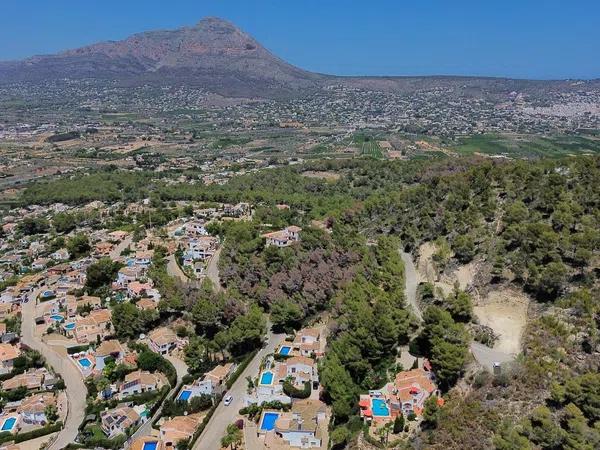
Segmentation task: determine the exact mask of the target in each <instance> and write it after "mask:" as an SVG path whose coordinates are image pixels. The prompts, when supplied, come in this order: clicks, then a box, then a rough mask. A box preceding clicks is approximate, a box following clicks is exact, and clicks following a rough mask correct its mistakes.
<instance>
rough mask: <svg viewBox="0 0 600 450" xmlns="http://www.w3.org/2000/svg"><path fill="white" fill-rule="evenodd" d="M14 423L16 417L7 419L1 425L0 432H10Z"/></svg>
mask: <svg viewBox="0 0 600 450" xmlns="http://www.w3.org/2000/svg"><path fill="white" fill-rule="evenodd" d="M16 422H17V418H16V417H9V418H8V419H6V420H5V421H4V423H3V424H2V428H0V431H10V430H12V429H13V428H14V426H15V423H16Z"/></svg>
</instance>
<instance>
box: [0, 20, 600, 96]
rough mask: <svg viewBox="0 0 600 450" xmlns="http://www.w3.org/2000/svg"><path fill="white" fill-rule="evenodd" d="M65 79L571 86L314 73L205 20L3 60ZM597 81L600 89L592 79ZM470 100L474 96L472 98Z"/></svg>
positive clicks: (240, 92) (259, 91)
mask: <svg viewBox="0 0 600 450" xmlns="http://www.w3.org/2000/svg"><path fill="white" fill-rule="evenodd" d="M60 79H96V80H112V81H118V82H120V83H123V84H129V85H131V84H159V85H161V84H185V85H189V86H193V87H201V88H204V89H206V90H208V91H212V92H215V93H218V94H221V95H225V96H230V97H266V98H279V97H289V96H297V95H305V94H307V93H310V92H311V91H313V90H316V89H322V88H323V87H325V86H327V85H331V84H341V85H345V86H348V87H354V88H361V89H374V90H384V91H394V92H399V93H402V92H406V91H414V90H415V89H423V88H428V87H430V85H432V84H435V85H439V86H440V87H442V88H447V89H453V90H454V89H456V90H458V91H461V92H463V93H469V92H470V91H474V92H473V93H472V94H473V95H478V96H485V95H490V94H491V95H494V94H495V93H497V92H498V91H501V92H503V93H505V92H506V91H507V90H518V91H523V90H527V89H539V88H540V87H541V86H545V87H548V86H550V87H552V86H555V87H559V88H560V89H564V88H567V87H569V85H570V82H569V81H565V80H556V81H548V80H522V79H510V78H503V77H468V76H452V75H439V76H435V75H434V76H422V77H418V76H379V77H374V76H338V75H326V74H320V73H314V72H310V71H307V70H304V69H302V68H299V67H297V66H294V65H292V64H289V63H288V62H286V61H284V60H283V59H281V58H279V57H278V56H276V55H274V54H273V53H271V52H270V51H269V50H267V49H266V48H265V47H263V46H262V45H261V44H260V43H259V42H258V41H256V40H255V39H254V38H253V37H252V36H250V35H249V34H247V33H246V32H244V31H242V30H241V29H239V28H238V27H236V26H235V25H234V24H233V23H231V22H229V21H226V20H223V19H220V18H217V17H207V18H204V19H202V20H200V21H199V22H198V23H196V24H195V25H193V26H188V27H182V28H178V29H174V30H154V31H144V32H141V33H136V34H133V35H131V36H129V37H127V38H125V39H123V40H117V41H103V42H98V43H95V44H91V45H87V46H84V47H80V48H75V49H69V50H65V51H62V52H59V53H56V54H52V55H36V56H32V57H30V58H26V59H24V60H20V61H6V62H0V83H11V82H33V83H40V82H46V81H48V80H60ZM592 82H594V83H595V81H594V80H592ZM469 95H470V94H469Z"/></svg>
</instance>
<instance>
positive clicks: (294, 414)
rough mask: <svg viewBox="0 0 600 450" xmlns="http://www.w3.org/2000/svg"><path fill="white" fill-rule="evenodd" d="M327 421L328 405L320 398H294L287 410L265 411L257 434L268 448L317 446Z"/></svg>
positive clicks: (321, 441)
mask: <svg viewBox="0 0 600 450" xmlns="http://www.w3.org/2000/svg"><path fill="white" fill-rule="evenodd" d="M328 424H329V418H328V413H327V408H326V406H325V404H323V403H322V402H321V401H319V400H315V399H304V400H295V401H294V403H293V404H292V409H291V410H290V411H287V412H285V411H264V412H263V414H262V416H261V418H260V420H259V426H258V434H259V437H260V438H261V439H263V443H264V445H265V447H267V448H284V447H298V448H320V447H322V446H323V445H325V446H326V445H327V442H323V436H324V435H325V431H326V429H327V426H328Z"/></svg>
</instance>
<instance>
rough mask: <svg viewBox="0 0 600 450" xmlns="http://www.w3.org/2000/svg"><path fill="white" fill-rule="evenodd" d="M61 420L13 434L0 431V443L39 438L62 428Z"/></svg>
mask: <svg viewBox="0 0 600 450" xmlns="http://www.w3.org/2000/svg"><path fill="white" fill-rule="evenodd" d="M62 426H63V424H62V422H61V421H58V422H56V423H55V424H53V425H46V426H45V427H43V428H38V429H37V430H31V431H26V432H25V433H17V434H15V435H13V434H11V433H0V443H4V442H9V441H13V440H14V441H15V444H17V443H19V442H24V441H28V440H30V439H35V438H39V437H42V436H46V435H47V434H51V433H56V432H57V431H60V430H61V429H62Z"/></svg>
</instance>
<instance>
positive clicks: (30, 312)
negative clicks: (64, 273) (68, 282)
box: [21, 289, 87, 450]
mask: <svg viewBox="0 0 600 450" xmlns="http://www.w3.org/2000/svg"><path fill="white" fill-rule="evenodd" d="M40 292H41V289H40V290H37V291H34V292H33V293H32V294H30V295H29V300H28V301H27V303H23V304H22V308H21V320H22V325H21V342H22V343H23V344H25V345H27V346H28V347H30V348H32V349H34V350H37V351H38V352H40V353H41V354H42V355H44V357H45V358H46V361H47V363H48V364H49V365H50V366H52V368H53V369H54V371H55V372H56V373H58V374H60V376H61V377H62V378H63V380H64V382H65V386H66V394H67V401H68V410H67V417H66V420H65V423H64V427H63V429H62V430H61V431H60V432H59V433H58V436H57V437H56V439H55V440H54V442H53V443H52V444H51V445H50V446H49V447H48V449H49V450H60V449H63V448H65V447H66V446H67V445H68V444H70V443H73V442H74V441H75V438H76V437H77V434H78V433H79V425H81V422H83V419H84V417H85V406H86V405H85V398H86V396H87V389H86V387H85V384H84V383H83V378H82V376H81V373H79V370H77V368H76V367H75V365H74V364H72V363H71V361H69V359H68V358H66V357H64V356H62V355H59V354H58V353H57V352H55V351H54V350H53V349H52V348H51V347H49V346H48V345H46V344H45V343H44V342H42V340H41V338H40V336H37V335H36V333H35V304H36V299H37V297H38V295H39V293H40Z"/></svg>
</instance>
